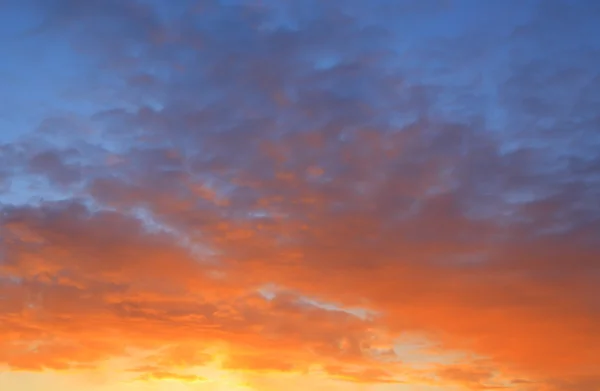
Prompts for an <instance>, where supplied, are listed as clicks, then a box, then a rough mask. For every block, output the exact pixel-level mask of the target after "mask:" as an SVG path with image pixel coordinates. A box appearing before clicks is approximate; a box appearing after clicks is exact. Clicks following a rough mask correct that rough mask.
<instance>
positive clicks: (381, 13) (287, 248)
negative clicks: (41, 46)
mask: <svg viewBox="0 0 600 391" xmlns="http://www.w3.org/2000/svg"><path fill="white" fill-rule="evenodd" d="M75 3H77V2H75ZM75 3H73V2H71V1H64V0H61V1H53V2H39V1H38V2H32V4H34V5H35V7H33V9H35V10H36V11H35V12H37V13H39V14H40V15H42V16H43V17H42V18H41V19H43V23H42V25H41V27H40V28H39V29H37V30H36V31H35V32H34V35H36V36H43V37H47V38H46V39H48V40H52V39H66V40H67V41H68V42H70V43H72V44H74V45H75V48H76V49H74V50H82V52H81V53H79V52H78V56H84V57H85V58H86V61H90V64H93V67H91V68H94V69H95V70H92V69H91V68H90V72H91V73H92V74H93V75H94V77H91V78H89V79H88V80H87V81H86V82H85V83H84V84H82V85H81V86H76V87H77V88H76V89H79V90H81V91H84V92H85V91H88V90H89V92H90V97H89V98H87V99H86V100H85V101H86V102H87V104H89V107H91V109H90V108H89V107H86V109H85V110H84V109H80V110H76V109H72V110H74V111H76V113H75V114H72V113H71V114H68V115H67V114H64V113H62V114H61V113H57V114H56V116H55V117H53V118H52V119H48V120H46V121H44V122H43V123H42V124H41V125H40V127H39V128H38V129H36V130H34V131H32V133H31V134H28V136H27V137H25V138H23V139H20V140H18V141H15V142H14V143H13V144H12V145H6V146H2V149H1V150H0V151H1V156H0V162H4V163H6V164H4V166H6V167H9V168H8V169H5V171H7V173H6V174H0V178H4V176H5V177H6V178H9V179H8V180H12V179H14V178H20V179H21V180H32V179H31V178H34V177H35V178H39V177H42V178H44V180H45V181H46V182H47V185H48V187H49V188H50V189H51V190H52V191H53V192H56V193H58V194H60V198H61V199H62V201H58V202H55V201H44V202H40V203H38V204H35V205H34V204H31V203H20V204H16V203H12V204H8V203H4V204H2V214H1V220H0V223H1V229H2V231H1V240H2V253H1V256H2V262H1V263H0V278H1V279H2V284H1V285H0V298H1V299H2V310H1V311H0V320H2V324H3V326H2V327H3V328H4V330H3V332H2V333H0V335H2V336H0V352H2V353H0V362H4V363H6V364H8V365H9V366H10V367H11V368H13V369H20V370H29V371H35V370H42V369H44V368H49V369H53V370H65V369H69V368H77V367H78V366H89V367H94V366H96V365H100V363H102V362H103V361H106V360H109V359H114V358H117V357H125V356H128V355H129V354H130V353H128V351H127V350H128V349H139V350H144V351H152V354H149V355H148V357H145V358H144V359H142V360H141V361H142V362H141V363H140V365H138V366H137V368H138V369H139V368H146V370H143V371H139V372H142V374H141V375H140V376H141V379H146V380H152V379H155V380H165V379H180V380H190V381H192V380H200V378H197V377H196V375H188V374H187V372H185V370H186V369H188V368H191V367H202V366H203V365H207V364H211V365H212V364H216V365H220V366H221V367H222V368H223V369H225V370H229V371H232V372H240V373H251V374H265V373H269V374H272V373H280V372H282V373H295V374H310V375H311V376H313V375H314V376H326V377H330V378H334V379H343V380H345V381H351V382H356V383H365V384H375V383H382V384H385V383H388V384H391V383H407V382H409V381H413V382H418V383H421V384H424V385H430V386H431V385H436V386H440V387H444V386H446V385H453V386H458V387H462V388H464V389H466V390H481V389H488V388H494V387H498V388H502V387H507V388H511V387H512V388H513V389H519V390H520V389H521V388H523V389H527V387H530V386H531V387H537V386H538V385H540V387H546V388H548V389H549V390H554V389H556V390H563V389H564V390H571V389H573V390H582V391H583V390H587V389H591V388H590V387H593V385H594V384H595V383H594V381H595V380H594V379H595V378H594V376H595V372H596V370H597V369H596V366H597V364H596V363H597V362H600V337H599V336H598V333H597V332H596V330H597V329H598V327H600V302H599V301H598V300H597V297H598V286H599V285H598V270H599V263H598V259H600V248H599V247H598V244H597V243H599V242H600V241H598V232H600V231H599V229H600V218H599V217H600V215H599V214H598V205H597V199H599V197H600V182H599V180H598V175H597V171H598V170H597V168H598V159H597V157H596V155H597V154H596V153H595V152H596V149H597V147H598V138H597V135H596V131H595V130H596V128H597V126H596V125H597V123H598V118H597V110H596V106H597V105H596V103H597V102H598V94H597V92H595V91H597V89H594V88H593V86H594V85H595V83H596V82H597V80H598V72H597V69H599V68H598V65H600V59H599V58H597V56H595V55H594V54H593V52H592V51H590V50H588V48H589V47H595V46H597V45H596V42H595V41H594V40H593V38H592V37H593V34H591V32H592V31H593V30H594V27H593V26H592V25H593V23H591V19H590V15H592V14H593V12H596V11H595V10H596V8H594V5H593V4H591V3H590V2H580V3H578V4H577V5H567V4H566V3H564V2H560V1H549V2H543V3H540V4H536V5H532V4H529V3H528V5H520V6H519V7H516V6H515V7H501V8H503V9H502V10H498V9H496V8H494V7H495V6H489V7H490V8H488V7H487V6H482V5H477V6H475V5H473V7H475V8H474V9H475V10H476V11H477V12H479V13H478V15H483V16H482V19H485V18H488V19H489V20H488V21H487V22H489V26H487V27H486V28H484V26H482V25H481V23H482V22H479V21H476V20H472V18H469V17H467V16H465V15H468V12H466V8H465V7H467V5H468V4H471V3H470V2H457V3H458V4H457V5H455V6H452V7H449V8H444V7H448V6H447V5H446V6H444V5H443V4H441V3H439V2H418V4H417V2H410V1H409V2H401V3H402V4H400V3H398V4H396V2H388V1H383V0H381V1H376V2H373V6H369V7H367V6H366V5H365V4H366V3H363V2H359V1H348V2H344V4H343V6H339V5H340V4H338V3H336V2H333V3H323V2H316V1H306V2H288V3H282V2H269V1H267V2H264V4H262V5H260V6H259V5H256V4H250V3H243V2H242V3H235V4H233V3H232V4H225V2H218V1H202V2H187V1H182V2H180V3H178V4H177V5H173V6H169V7H166V8H164V7H162V6H159V5H157V4H155V3H153V2H147V1H140V2H128V1H127V2H108V3H107V2H99V1H90V2H87V3H86V4H85V5H82V4H79V3H77V4H75ZM438 3H439V4H438ZM467 3H468V4H467ZM471 5H472V4H471ZM397 7H399V8H397ZM440 7H441V8H440ZM467 8H468V7H467ZM504 8H506V9H504ZM509 8H510V9H509ZM440 10H443V11H444V12H441V11H440ZM473 12H475V11H473ZM405 13H406V14H407V15H411V16H412V17H414V18H417V19H416V20H420V21H421V22H423V25H422V26H423V27H417V26H416V24H419V23H417V22H412V24H410V23H409V21H408V20H407V18H408V16H406V15H405ZM500 14H501V15H503V18H502V20H500V19H501V18H499V16H497V15H500ZM444 15H445V16H444ZM563 15H567V16H568V17H565V18H564V19H563V18H562V16H563ZM442 17H445V18H448V19H447V20H448V21H450V22H452V23H437V22H433V21H435V20H438V19H436V18H442ZM465 18H466V19H468V20H463V19H465ZM592 19H593V18H592ZM486 20H487V19H486ZM402 21H404V22H405V23H400V22H402ZM487 22H486V23H487ZM556 23H559V24H560V26H561V28H560V29H558V28H557V27H554V26H556ZM405 24H406V25H405ZM463 24H464V25H466V26H469V27H468V28H459V27H457V26H459V25H463ZM433 25H435V26H433ZM409 35H410V37H413V38H410V39H409ZM579 37H581V38H582V39H581V40H579ZM542 41H543V42H545V44H547V46H549V47H551V50H550V49H548V50H546V49H544V48H543V47H542V46H541V43H539V42H542ZM101 91H105V92H106V91H108V92H106V94H105V95H103V94H104V92H102V93H101ZM97 94H100V95H102V96H104V98H102V99H100V98H98V95H97ZM92 95H93V96H92ZM61 99H64V100H65V102H64V104H66V105H67V106H68V105H74V103H73V102H72V100H69V98H64V97H63V98H61ZM73 117H75V118H76V119H75V120H74V119H73ZM79 130H85V131H79ZM8 161H11V162H12V164H11V165H8V163H7V162H8ZM2 175H4V176H2ZM265 287H271V288H273V287H275V288H273V289H271V290H272V292H271V293H272V296H271V297H267V296H265V295H263V294H261V293H260V292H263V291H264V289H265ZM308 298H310V299H313V301H312V302H311V301H310V300H309V299H308ZM317 303H327V304H326V305H317ZM351 308H360V309H361V310H362V311H363V312H364V313H366V314H368V315H367V316H357V315H356V313H353V312H352V310H350V309H351ZM76 325H86V327H81V326H76ZM410 333H419V334H420V335H424V336H426V338H427V339H428V340H429V341H431V342H432V343H434V344H436V345H435V346H437V348H436V349H432V350H431V351H429V352H427V351H425V352H423V354H427V355H429V358H431V360H430V362H429V364H428V365H426V366H425V367H426V368H425V369H423V368H418V367H416V366H414V367H413V366H411V365H409V364H405V365H403V364H402V362H401V358H400V357H399V356H398V355H396V353H394V345H395V344H397V343H398V341H399V340H400V339H401V338H402V336H403V335H405V334H410ZM199 335H201V336H202V337H201V338H199V337H198V336H199ZM124 345H125V346H124ZM382 350H385V351H387V352H388V354H387V355H381V354H379V353H380V352H381V351H382ZM454 351H460V352H462V353H463V356H462V357H457V358H456V359H453V360H450V361H451V362H448V361H447V360H446V361H444V359H442V358H441V357H442V356H444V353H447V352H454ZM444 357H445V356H444ZM465 357H466V358H465ZM473 357H478V358H480V359H481V360H484V359H485V365H482V364H481V361H477V360H474V359H473ZM132 361H136V360H135V359H133V358H132ZM265 376H267V375H265ZM506 379H521V381H520V382H512V383H511V382H510V381H508V380H506ZM589 379H592V380H589ZM590 384H591V385H590ZM586 387H587V388H586ZM533 389H535V388H533Z"/></svg>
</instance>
